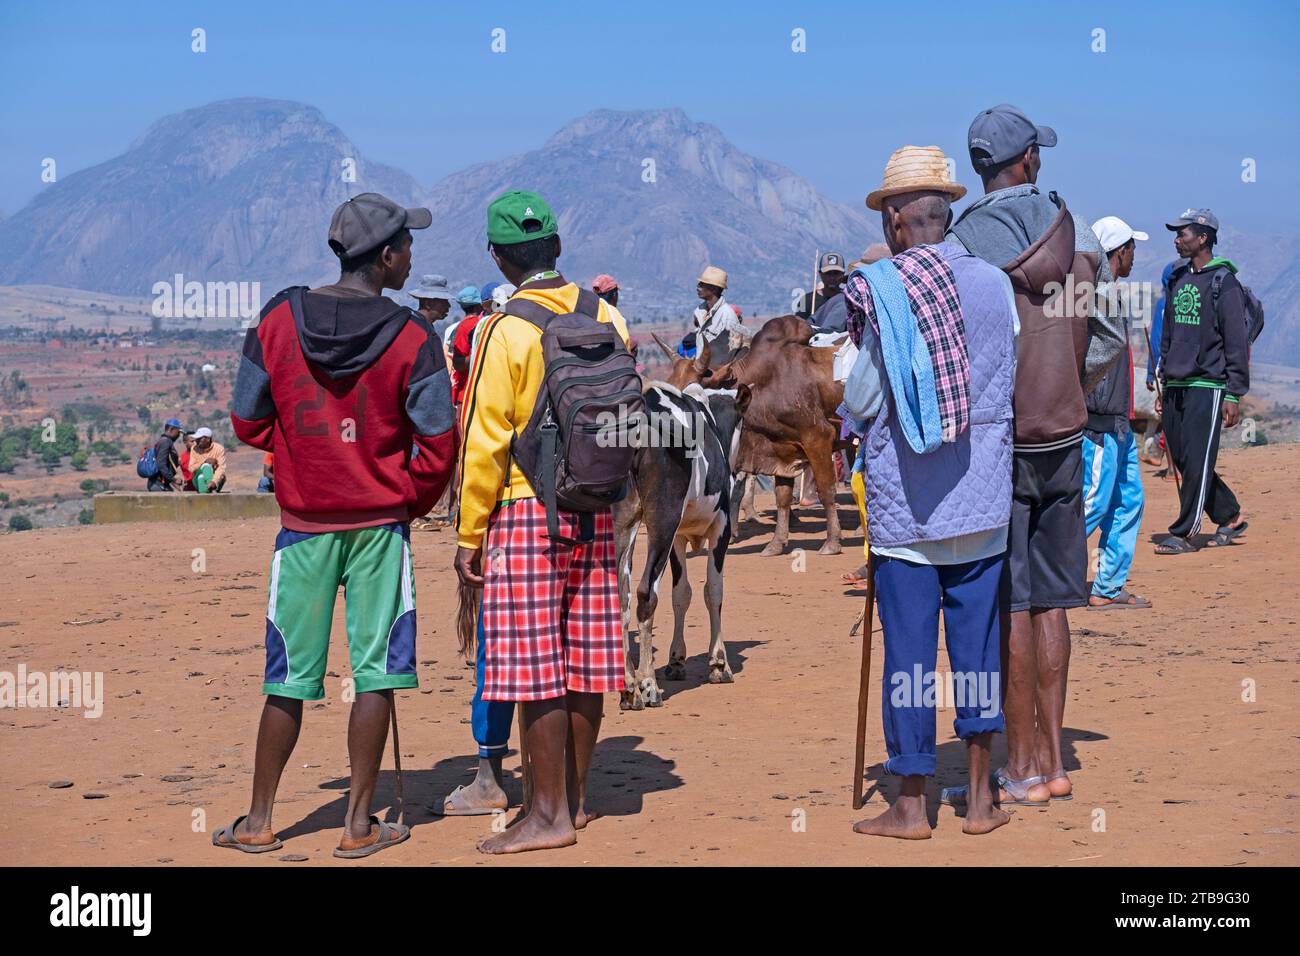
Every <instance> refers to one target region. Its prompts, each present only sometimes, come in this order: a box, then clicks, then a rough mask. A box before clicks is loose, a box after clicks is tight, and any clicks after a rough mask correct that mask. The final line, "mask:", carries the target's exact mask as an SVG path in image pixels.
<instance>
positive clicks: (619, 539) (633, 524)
mask: <svg viewBox="0 0 1300 956" xmlns="http://www.w3.org/2000/svg"><path fill="white" fill-rule="evenodd" d="M640 522H641V508H640V500H639V498H638V496H637V493H636V489H635V487H633V488H629V489H628V494H627V497H625V498H624V499H623V500H622V501H620V502H619V503H618V504H616V505H615V506H614V567H615V568H617V569H618V607H619V613H620V615H621V616H622V619H623V693H622V694H621V695H620V698H619V706H620V707H621V708H623V709H624V710H627V709H628V708H629V707H630V705H631V703H632V696H633V690H634V687H635V685H636V680H635V674H634V672H633V668H632V556H633V553H634V552H635V550H636V533H637V529H638V528H639V527H640Z"/></svg>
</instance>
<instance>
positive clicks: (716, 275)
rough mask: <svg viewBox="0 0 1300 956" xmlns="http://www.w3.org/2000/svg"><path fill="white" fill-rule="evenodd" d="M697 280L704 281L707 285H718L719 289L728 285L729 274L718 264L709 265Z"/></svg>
mask: <svg viewBox="0 0 1300 956" xmlns="http://www.w3.org/2000/svg"><path fill="white" fill-rule="evenodd" d="M695 281H696V282H703V283H704V284H705V285H716V286H717V287H718V288H719V289H725V288H726V287H727V274H726V273H725V272H723V271H722V270H721V269H719V268H718V267H717V266H709V267H708V268H707V269H705V270H704V271H703V272H701V273H700V277H699V278H698V279H696V280H695Z"/></svg>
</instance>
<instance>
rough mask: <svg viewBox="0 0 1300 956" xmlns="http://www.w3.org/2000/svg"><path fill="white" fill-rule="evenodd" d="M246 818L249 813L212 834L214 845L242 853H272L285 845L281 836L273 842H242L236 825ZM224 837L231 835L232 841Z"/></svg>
mask: <svg viewBox="0 0 1300 956" xmlns="http://www.w3.org/2000/svg"><path fill="white" fill-rule="evenodd" d="M246 819H248V814H247V813H245V814H244V815H243V816H242V817H239V818H238V819H236V820H235V822H234V823H232V824H230V825H228V826H224V827H222V828H221V829H220V830H218V831H217V832H216V833H214V834H212V845H213V846H220V847H225V848H226V849H227V850H238V851H239V852H240V853H270V852H271V851H272V850H278V849H280V847H282V846H284V841H283V840H281V839H280V838H279V837H276V839H275V842H273V843H240V842H239V838H238V837H236V836H235V827H237V826H239V825H240V824H241V823H243V822H244V821H245V820H246ZM222 837H229V838H230V842H229V843H226V842H224V841H223V840H222V839H221V838H222Z"/></svg>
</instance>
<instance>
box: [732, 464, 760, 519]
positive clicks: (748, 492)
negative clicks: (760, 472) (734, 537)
mask: <svg viewBox="0 0 1300 956" xmlns="http://www.w3.org/2000/svg"><path fill="white" fill-rule="evenodd" d="M757 491H758V478H757V477H756V476H755V475H746V476H745V493H744V495H743V497H742V498H741V499H740V513H741V515H742V516H743V517H744V520H746V521H757V520H758V509H757V508H755V507H754V494H755V492H757ZM732 527H733V528H734V527H735V525H734V524H733V525H732Z"/></svg>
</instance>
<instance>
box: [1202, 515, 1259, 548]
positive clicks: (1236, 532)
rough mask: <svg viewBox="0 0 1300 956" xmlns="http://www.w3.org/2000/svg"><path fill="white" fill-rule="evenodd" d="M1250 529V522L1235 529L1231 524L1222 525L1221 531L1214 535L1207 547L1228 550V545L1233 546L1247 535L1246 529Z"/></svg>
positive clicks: (1243, 523) (1245, 522) (1220, 526)
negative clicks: (1233, 543)
mask: <svg viewBox="0 0 1300 956" xmlns="http://www.w3.org/2000/svg"><path fill="white" fill-rule="evenodd" d="M1249 527H1250V522H1249V521H1243V522H1242V523H1241V524H1239V525H1237V526H1236V527H1235V528H1234V527H1233V526H1232V525H1230V524H1221V525H1219V530H1218V531H1216V532H1215V533H1214V537H1213V538H1211V539H1210V540H1209V541H1207V542H1205V544H1206V547H1210V548H1226V547H1227V546H1228V545H1230V544H1232V542H1234V541H1236V540H1237V539H1238V538H1240V537H1241V536H1242V535H1243V534H1245V533H1246V529H1247V528H1249Z"/></svg>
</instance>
